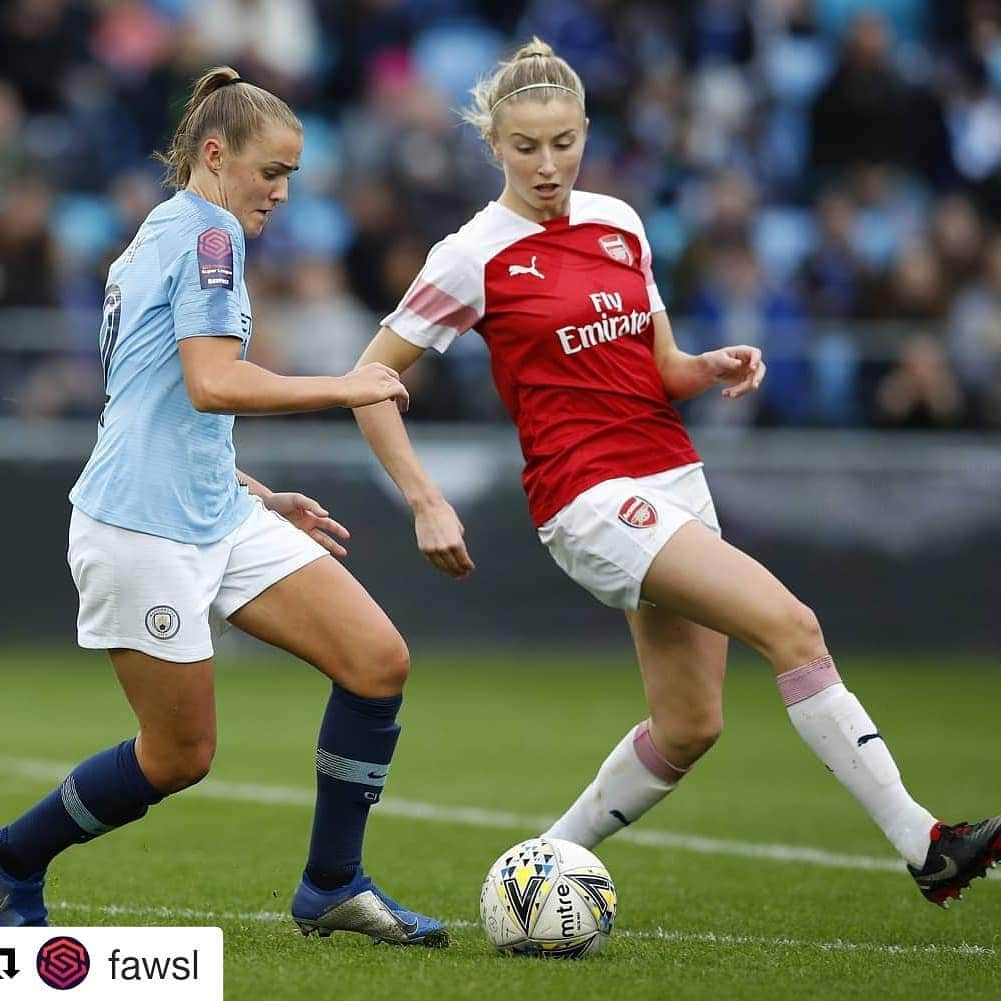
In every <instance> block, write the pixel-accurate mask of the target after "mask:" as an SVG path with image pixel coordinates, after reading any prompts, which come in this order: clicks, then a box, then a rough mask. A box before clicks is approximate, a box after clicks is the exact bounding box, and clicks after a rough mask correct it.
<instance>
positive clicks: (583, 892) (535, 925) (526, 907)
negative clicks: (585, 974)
mask: <svg viewBox="0 0 1001 1001" xmlns="http://www.w3.org/2000/svg"><path fill="white" fill-rule="evenodd" d="M480 921H481V922H482V923H483V930H484V931H485V932H486V933H487V938H488V939H490V942H491V944H492V945H494V946H495V947H496V948H497V950H498V951H499V952H502V953H506V954H509V955H510V954H514V953H521V954H523V955H529V956H543V957H546V958H548V959H581V958H582V957H584V956H593V955H595V954H596V953H598V952H601V950H602V949H603V948H604V947H605V943H606V942H607V941H608V936H609V933H610V932H611V930H612V922H613V921H615V886H614V885H613V883H612V877H611V876H610V875H609V874H608V870H607V869H606V868H605V867H604V865H602V863H601V860H600V859H599V858H598V857H597V856H596V855H592V854H591V852H589V851H588V850H587V849H586V848H581V846H580V845H575V844H574V843H573V842H572V841H561V840H559V839H557V838H530V839H529V840H528V841H521V842H519V843H518V844H516V845H515V846H514V847H513V848H511V849H509V850H508V851H506V852H504V854H503V855H501V857H500V858H499V859H497V861H496V862H494V864H493V865H492V866H491V867H490V871H489V872H488V873H487V878H486V879H485V880H484V881H483V890H482V891H481V893H480Z"/></svg>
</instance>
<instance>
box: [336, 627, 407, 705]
mask: <svg viewBox="0 0 1001 1001" xmlns="http://www.w3.org/2000/svg"><path fill="white" fill-rule="evenodd" d="M350 673H351V675H352V681H351V682H350V683H349V684H348V685H347V687H348V688H349V689H350V690H351V691H352V692H354V693H355V694H357V695H361V696H363V697H365V698H370V699H385V698H390V697H392V696H393V695H399V694H400V692H402V691H403V686H404V685H405V684H406V683H407V678H408V677H409V675H410V650H409V649H408V648H407V644H406V642H405V641H404V639H403V637H402V636H401V635H400V634H399V633H398V632H397V631H396V630H395V629H387V630H384V631H383V633H382V634H381V635H379V636H377V637H375V638H373V639H372V640H371V641H370V642H369V644H368V645H367V647H366V649H365V651H364V654H363V656H362V657H361V658H360V659H359V662H358V664H357V665H356V666H355V669H354V670H352V671H351V672H350Z"/></svg>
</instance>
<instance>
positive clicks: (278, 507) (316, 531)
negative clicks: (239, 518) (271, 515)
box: [265, 494, 351, 556]
mask: <svg viewBox="0 0 1001 1001" xmlns="http://www.w3.org/2000/svg"><path fill="white" fill-rule="evenodd" d="M265 506H266V507H268V508H270V509H271V510H272V511H274V512H276V513H277V514H280V515H281V516H282V517H283V518H287V519H288V520H289V521H290V522H292V524H293V525H295V527H296V528H298V529H299V530H300V531H302V532H305V533H306V534H307V535H308V536H309V537H310V538H311V539H314V540H315V541H317V542H319V543H320V545H321V546H323V548H324V549H326V550H327V552H328V553H332V554H333V555H334V556H347V555H348V551H347V550H346V549H345V548H344V546H342V545H341V544H340V543H339V542H338V541H337V540H338V539H350V538H351V533H350V532H349V531H348V530H347V529H346V528H345V527H344V526H343V525H342V524H341V523H340V522H339V521H334V519H333V518H331V517H330V512H329V511H326V510H325V509H324V508H323V507H321V506H320V504H319V503H318V502H317V501H315V500H313V498H312V497H307V496H306V495H305V494H271V496H270V497H269V498H268V499H267V500H266V501H265Z"/></svg>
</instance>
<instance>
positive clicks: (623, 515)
mask: <svg viewBox="0 0 1001 1001" xmlns="http://www.w3.org/2000/svg"><path fill="white" fill-rule="evenodd" d="M619 521H621V522H622V524H623V525H628V526H629V527H630V528H653V526H654V525H656V524H657V509H656V508H655V507H654V506H653V505H652V504H651V503H650V502H649V501H648V500H644V499H643V498H642V497H636V496H634V497H630V498H629V500H627V501H624V502H623V504H622V507H620V508H619Z"/></svg>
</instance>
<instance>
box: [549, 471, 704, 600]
mask: <svg viewBox="0 0 1001 1001" xmlns="http://www.w3.org/2000/svg"><path fill="white" fill-rule="evenodd" d="M689 521H699V522H701V523H702V524H703V525H705V526H706V528H708V529H710V530H711V531H713V532H715V533H716V534H717V535H719V534H720V528H719V522H718V521H717V520H716V509H715V508H714V507H713V501H712V497H711V496H710V495H709V485H708V484H707V483H706V478H705V476H704V475H703V474H702V463H701V462H695V463H692V464H691V465H688V466H681V467H679V468H678V469H669V470H667V472H663V473H654V474H653V475H652V476H641V477H639V478H638V479H633V478H631V477H628V476H623V477H618V478H616V479H614V480H605V481H604V482H603V483H598V484H597V485H596V486H593V487H590V488H589V489H587V490H585V491H584V492H583V493H582V494H578V495H577V496H576V497H575V498H574V499H573V500H572V501H571V502H570V503H569V504H567V506H566V507H565V508H563V509H562V510H561V511H559V512H558V513H557V514H555V515H554V516H553V517H552V518H550V519H549V521H547V522H546V523H545V524H544V525H542V526H540V528H539V538H540V539H541V540H542V544H543V545H544V546H545V547H546V548H547V549H548V550H549V552H550V554H551V555H552V557H553V559H554V560H556V563H557V565H558V566H559V568H560V569H561V570H563V572H564V573H566V574H567V575H568V576H569V577H570V578H571V579H572V580H574V581H576V582H577V583H578V584H580V586H581V587H583V588H584V589H585V590H587V591H590V592H591V594H593V595H594V596H595V597H596V598H597V599H598V601H600V602H601V603H602V604H605V605H609V606H610V607H612V608H622V609H626V610H629V611H635V609H637V608H639V604H640V588H641V587H642V585H643V579H644V578H645V577H646V575H647V571H648V570H649V569H650V564H651V563H653V560H654V557H655V556H656V555H657V553H659V552H660V550H661V549H662V548H663V546H664V543H665V542H667V540H668V539H670V538H671V536H672V535H674V533H675V532H677V530H678V529H679V528H681V526H682V525H684V524H686V523H687V522H689Z"/></svg>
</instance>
